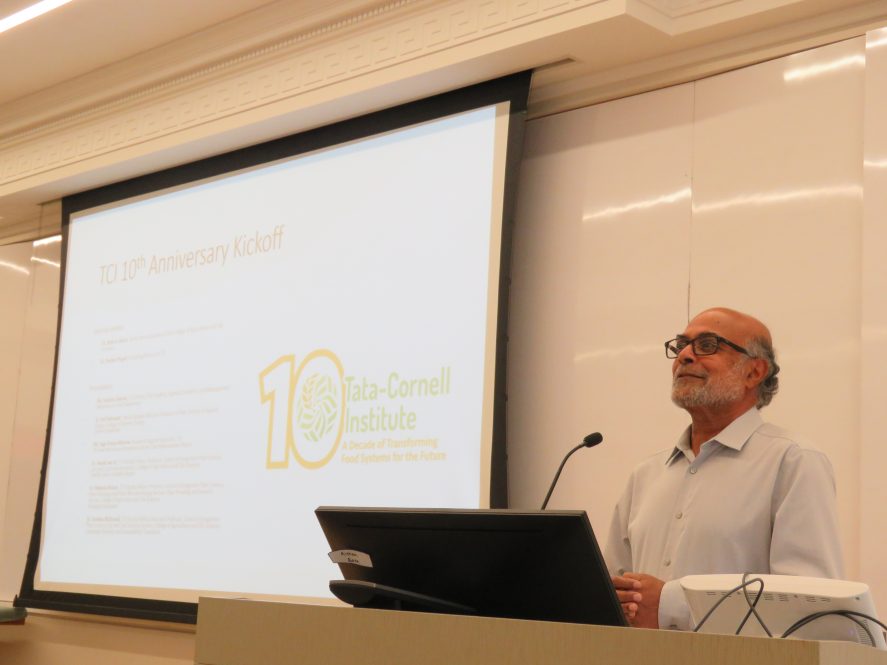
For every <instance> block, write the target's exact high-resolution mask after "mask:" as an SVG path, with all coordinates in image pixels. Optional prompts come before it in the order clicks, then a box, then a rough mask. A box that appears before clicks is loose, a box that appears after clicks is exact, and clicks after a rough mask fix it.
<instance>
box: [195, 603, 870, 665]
mask: <svg viewBox="0 0 887 665" xmlns="http://www.w3.org/2000/svg"><path fill="white" fill-rule="evenodd" d="M195 662H196V663H197V664H198V665H284V664H286V665H290V664H293V663H298V664H299V665H315V664H317V665H321V664H322V665H339V664H341V665H401V664H402V665H438V664H440V665H499V664H501V665H521V664H523V663H526V664H533V665H543V664H547V663H551V664H557V665H580V664H581V665H611V664H612V665H625V664H626V663H635V664H637V665H645V664H648V663H649V664H651V665H652V664H656V665H887V652H883V651H877V650H876V649H873V648H871V647H863V646H860V645H857V644H850V643H845V642H809V641H801V640H779V639H768V638H758V637H733V636H728V635H699V634H692V633H680V632H674V631H665V630H640V629H633V628H608V627H603V626H586V625H580V624H569V623H552V622H546V621H518V620H514V619H491V618H485V617H467V616H454V615H446V614H423V613H418V612H394V611H384V610H363V609H354V608H351V607H329V606H319V605H299V604H293V603H277V602H266V601H251V600H231V599H223V598H201V599H200V604H199V609H198V614H197V653H196V661H195Z"/></svg>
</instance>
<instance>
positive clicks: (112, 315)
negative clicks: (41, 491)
mask: <svg viewBox="0 0 887 665" xmlns="http://www.w3.org/2000/svg"><path fill="white" fill-rule="evenodd" d="M501 136H502V131H501V128H500V129H499V130H497V110H496V108H495V107H489V108H484V109H481V110H478V111H473V112H469V113H464V114H460V115H457V116H452V117H449V118H445V119H443V120H439V121H435V122H432V123H427V124H422V125H419V126H415V127H410V128H407V129H403V130H400V131H397V132H393V133H389V134H385V135H382V136H377V137H373V138H369V139H365V140H362V141H358V142H354V143H351V144H347V145H343V146H339V147H336V148H333V149H328V150H324V151H320V152H316V153H311V154H308V155H304V156H300V157H297V158H293V159H290V160H287V161H284V162H277V163H274V164H272V165H267V166H263V167H261V168H255V169H252V170H249V171H245V172H241V173H238V174H235V175H232V176H228V177H225V178H220V179H215V180H212V181H208V182H201V183H198V184H196V185H193V186H188V187H182V188H179V189H177V190H173V191H166V192H163V193H161V194H160V195H154V196H151V197H144V198H142V199H139V200H129V201H125V202H123V203H121V204H116V205H113V206H109V207H106V208H103V209H94V210H88V211H84V212H81V213H78V214H76V215H75V216H73V217H72V219H71V223H70V228H69V235H68V245H67V257H66V260H67V263H66V275H65V285H64V303H63V313H62V325H61V333H60V341H59V345H60V346H59V362H58V369H57V377H56V386H55V401H54V407H53V418H52V424H51V427H52V429H51V441H50V457H49V464H48V474H47V484H46V490H45V505H44V524H43V534H42V536H43V541H42V548H41V558H40V562H39V569H38V577H37V579H36V580H35V587H36V588H41V589H49V590H75V591H84V590H85V591H90V592H94V591H98V592H100V593H113V594H116V595H140V594H142V593H143V591H144V589H145V588H150V589H154V590H156V591H154V592H152V593H151V594H148V596H149V597H157V598H162V599H177V600H192V601H193V600H196V597H197V595H196V592H197V591H221V592H230V593H234V594H257V595H259V594H284V595H291V596H329V591H328V589H327V582H328V580H329V579H331V578H333V577H335V576H337V569H336V568H335V567H334V566H333V565H332V564H331V563H330V562H329V560H328V559H327V557H326V552H327V549H328V548H327V546H326V543H325V541H324V539H323V536H322V534H321V532H320V529H319V527H318V526H317V525H316V521H315V518H314V514H313V510H314V508H316V507H317V506H318V505H322V504H328V505H364V506H428V507H478V506H484V505H486V501H487V492H488V488H489V457H490V450H489V446H490V440H491V428H492V425H491V418H492V416H491V409H492V404H491V400H492V395H493V393H492V379H493V377H492V368H493V360H492V355H493V352H494V336H495V303H496V297H497V290H498V270H499V266H498V260H499V259H498V257H499V249H500V247H499V244H500V236H501V229H500V224H501V221H500V219H499V213H500V211H499V210H498V209H497V203H496V201H497V197H500V198H501V187H500V185H501V183H500V185H497V180H499V179H501V174H500V171H501V169H502V168H503V166H502V164H501V160H502V159H504V157H503V155H504V146H502V145H501V143H502V141H501ZM497 137H498V138H497ZM497 187H499V189H498V191H497Z"/></svg>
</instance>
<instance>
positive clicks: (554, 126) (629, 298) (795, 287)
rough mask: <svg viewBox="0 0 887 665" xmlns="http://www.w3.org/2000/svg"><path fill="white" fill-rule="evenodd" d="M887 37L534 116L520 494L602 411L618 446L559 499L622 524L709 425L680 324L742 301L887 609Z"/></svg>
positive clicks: (513, 461) (597, 457)
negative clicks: (635, 497)
mask: <svg viewBox="0 0 887 665" xmlns="http://www.w3.org/2000/svg"><path fill="white" fill-rule="evenodd" d="M869 39H870V42H871V41H872V40H873V39H874V38H873V37H872V36H870V37H869ZM885 41H887V40H885ZM884 51H887V49H883V48H882V49H880V51H878V52H877V54H875V50H874V49H873V48H872V47H871V46H870V48H869V49H868V51H866V48H865V40H864V39H863V38H858V39H852V40H849V41H844V42H839V43H836V44H832V45H829V46H826V47H822V48H819V49H815V50H812V51H805V52H802V53H798V54H795V55H792V56H789V57H786V58H781V59H778V60H773V61H770V62H765V63H762V64H759V65H756V66H753V67H748V68H745V69H741V70H737V71H734V72H730V73H727V74H723V75H720V76H715V77H712V78H708V79H704V80H701V81H698V82H695V83H689V84H685V85H682V86H677V87H674V88H669V89H666V90H660V91H657V92H653V93H649V94H645V95H639V96H636V97H632V98H627V99H623V100H619V101H615V102H611V103H607V104H602V105H599V106H596V107H590V108H585V109H580V110H577V111H574V112H571V113H565V114H561V115H557V116H553V117H550V118H546V119H543V120H539V121H537V122H533V123H531V126H530V128H529V131H528V138H527V145H526V149H525V162H524V168H523V172H522V176H521V187H520V199H519V205H518V210H519V218H518V221H517V232H516V235H515V254H514V255H515V261H514V267H513V279H514V293H513V299H512V319H511V326H510V335H511V340H512V349H511V351H512V355H511V363H510V365H509V405H510V407H511V409H510V412H509V422H508V425H509V428H508V431H509V450H510V457H509V476H510V479H511V497H512V500H513V503H514V505H515V506H522V507H531V506H535V505H537V504H538V503H539V501H540V500H541V497H542V496H543V495H544V492H545V489H546V486H547V483H548V482H549V479H550V477H551V475H552V474H553V472H554V470H555V469H556V467H557V464H558V462H559V460H560V458H561V456H562V455H563V454H564V453H565V452H566V450H567V449H568V448H569V447H570V446H572V445H573V444H574V443H577V442H578V441H580V440H581V439H582V436H583V435H584V434H585V433H587V432H589V431H592V430H596V429H599V430H601V432H602V433H603V434H604V437H605V443H604V445H603V446H601V447H600V448H597V449H595V450H592V451H587V452H584V451H583V453H582V455H581V457H579V458H578V459H574V460H572V462H571V466H570V467H569V468H568V469H567V471H566V472H565V474H564V476H563V477H562V480H561V484H560V486H559V488H558V490H557V491H556V493H555V495H554V497H553V498H552V502H551V505H552V506H553V507H564V508H566V507H571V508H583V509H585V510H587V511H588V513H589V515H590V516H591V519H592V523H593V526H594V528H595V530H596V532H597V533H599V534H601V536H602V537H605V536H606V533H607V528H608V526H609V519H610V515H611V510H612V506H613V504H614V503H615V501H616V498H617V496H618V494H619V493H620V492H621V490H622V488H623V484H624V482H625V480H626V477H627V474H628V472H629V470H630V469H631V468H632V467H633V466H635V465H636V464H637V463H638V462H639V461H640V460H642V459H643V458H645V457H646V456H648V455H649V454H651V453H653V452H655V451H658V450H661V449H663V448H666V447H668V448H670V447H671V446H672V445H673V444H674V442H675V440H676V438H677V436H678V434H679V433H680V431H681V430H682V429H683V427H684V426H685V425H686V423H687V422H688V418H687V416H686V414H684V413H683V412H682V411H680V410H679V409H677V408H675V407H673V406H672V405H671V403H670V400H669V388H670V362H669V361H667V360H666V359H665V357H664V353H663V349H662V342H663V341H664V340H666V339H668V338H670V337H672V336H673V335H674V334H675V333H677V332H680V331H681V330H682V328H683V327H684V325H685V323H686V321H687V318H688V317H689V316H692V315H693V314H695V313H697V312H699V311H701V310H702V309H705V308H707V307H711V306H714V305H726V306H729V307H734V308H737V309H740V310H744V311H748V312H750V313H752V314H754V315H756V316H758V317H759V318H761V319H763V320H764V321H765V322H766V323H768V324H769V325H770V327H771V330H772V332H773V335H774V342H775V345H776V349H777V353H778V358H779V361H780V363H781V365H782V368H783V372H782V374H781V375H780V379H781V391H780V394H779V395H778V396H777V397H776V398H775V399H774V402H773V404H772V405H771V406H770V407H768V408H767V409H766V410H765V411H764V415H765V417H766V418H767V419H769V420H772V421H773V422H776V423H779V424H781V425H783V426H785V427H788V428H790V429H793V430H795V431H797V432H800V433H802V434H804V435H806V437H807V438H809V439H811V440H812V441H813V442H814V443H815V444H816V445H817V446H818V447H819V448H821V449H822V450H824V451H825V452H826V453H827V454H828V455H829V457H830V458H831V460H832V462H833V464H834V467H835V472H836V477H837V481H838V487H839V489H838V504H839V513H840V519H841V533H842V541H843V546H844V551H845V557H846V563H847V566H846V567H847V575H848V576H849V577H851V578H862V579H864V580H865V581H867V582H869V583H870V584H872V585H873V588H874V589H875V591H876V598H877V602H878V604H879V605H880V606H881V607H882V608H887V571H884V570H882V569H881V567H880V566H879V565H878V562H879V561H883V560H884V555H885V553H887V547H885V544H884V542H883V540H884V539H883V538H882V537H881V536H880V535H879V534H880V523H879V520H878V517H877V514H878V512H879V507H880V506H883V505H884V499H885V496H884V494H885V491H884V489H882V483H881V482H879V481H880V476H881V473H880V470H881V469H883V468H884V462H885V459H884V457H885V456H884V453H883V452H881V450H882V449H883V442H882V441H881V438H882V436H883V432H884V431H885V427H884V425H887V423H885V422H883V421H884V418H885V416H884V415H883V414H884V409H883V400H884V395H885V393H884V387H883V385H884V377H885V373H887V363H885V360H884V359H883V358H884V357H887V356H885V346H887V336H885V335H884V330H885V323H884V322H885V321H887V303H885V299H884V297H883V293H884V288H883V287H884V285H885V282H887V273H885V268H884V265H885V262H884V256H885V254H887V238H884V237H883V236H884V234H885V232H884V230H883V228H882V227H883V225H884V219H885V213H887V201H885V199H884V195H883V192H884V190H885V186H884V181H883V178H884V158H885V156H887V139H885V135H887V132H885V129H884V125H885V122H884V118H885V117H887V113H885V111H887V108H885V106H884V95H885V93H884V90H885V87H887V77H885V76H884V73H883V71H882V68H883V67H885V66H887V64H885V62H884V60H887V57H885V55H884ZM867 53H868V55H869V57H870V58H871V59H872V65H871V66H872V71H871V72H869V71H867V69H866V64H865V63H866V54H867ZM876 55H877V63H876V62H875V57H876ZM864 111H865V112H866V118H867V119H868V120H867V122H866V123H865V124H864V123H863V114H864ZM864 134H865V135H864ZM876 134H877V136H876ZM864 150H865V154H866V156H867V161H866V164H867V165H868V166H867V170H866V174H867V177H866V179H865V180H864V178H863V155H864ZM864 201H865V220H866V223H865V230H866V231H867V233H868V235H867V236H866V240H867V242H866V243H865V245H864V244H863V230H864V226H863V212H864V206H863V202H864ZM864 250H865V252H866V255H865V256H866V257H867V258H866V260H865V261H863V251H864ZM864 285H865V287H866V288H865V290H863V287H864ZM863 305H865V312H866V317H867V320H868V322H867V323H864V321H863V319H862V318H861V317H862V312H863V310H862V307H863ZM862 344H866V347H867V348H866V353H865V354H862V353H861V345H862ZM872 354H877V355H878V356H879V357H881V358H882V360H881V361H880V363H879V364H878V365H877V370H869V371H867V373H866V374H865V375H864V373H863V372H864V370H863V368H867V369H869V368H872V367H873V366H872V365H870V363H869V360H870V358H872V357H873V355H872ZM864 376H865V380H864ZM862 408H867V409H868V412H869V420H865V419H861V409H862ZM864 446H865V447H864ZM863 453H866V454H863ZM861 478H862V479H868V480H867V482H866V483H865V484H862V485H861V484H860V482H861ZM860 519H864V520H867V524H866V528H865V529H864V530H863V532H861V530H860ZM882 611H884V609H882Z"/></svg>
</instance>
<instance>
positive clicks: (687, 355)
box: [678, 344, 696, 365]
mask: <svg viewBox="0 0 887 665" xmlns="http://www.w3.org/2000/svg"><path fill="white" fill-rule="evenodd" d="M695 361H696V354H695V353H693V345H692V344H687V346H685V347H684V348H683V349H681V351H680V353H678V362H679V363H680V364H681V365H689V364H690V363H692V362H695Z"/></svg>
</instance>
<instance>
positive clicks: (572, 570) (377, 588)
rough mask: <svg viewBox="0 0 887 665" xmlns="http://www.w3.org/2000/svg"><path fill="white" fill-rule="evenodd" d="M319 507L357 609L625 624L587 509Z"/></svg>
mask: <svg viewBox="0 0 887 665" xmlns="http://www.w3.org/2000/svg"><path fill="white" fill-rule="evenodd" d="M315 513H316V515H317V518H318V520H319V522H320V526H321V528H322V529H323V532H324V534H325V535H326V538H327V541H328V542H329V544H330V547H331V549H332V552H331V553H330V558H331V559H332V560H333V561H334V562H336V563H337V564H338V565H339V568H340V570H341V572H342V575H343V576H344V578H345V580H344V581H342V580H334V581H332V582H331V583H330V588H331V589H332V591H333V593H334V594H336V596H337V597H339V598H340V599H342V600H345V601H346V602H349V603H350V604H353V605H355V606H359V607H387V608H399V609H404V610H413V611H435V612H445V613H453V614H476V615H480V616H492V617H507V618H516V619H534V620H543V621H565V622H572V623H587V624H598V625H605V626H625V625H627V624H626V621H625V617H624V615H623V613H622V608H621V606H620V604H619V601H618V600H617V598H616V593H615V591H614V589H613V584H612V581H611V579H610V576H609V574H608V572H607V568H606V566H605V565H604V560H603V557H602V556H601V552H600V548H599V547H598V544H597V541H596V540H595V537H594V532H593V531H592V529H591V524H590V523H589V521H588V516H587V515H586V514H585V512H583V511H554V510H552V511H544V512H543V511H519V510H439V509H392V508H349V507H327V506H322V507H320V508H318V509H317V510H316V511H315Z"/></svg>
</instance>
